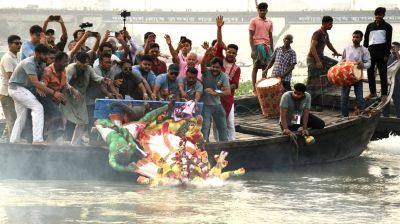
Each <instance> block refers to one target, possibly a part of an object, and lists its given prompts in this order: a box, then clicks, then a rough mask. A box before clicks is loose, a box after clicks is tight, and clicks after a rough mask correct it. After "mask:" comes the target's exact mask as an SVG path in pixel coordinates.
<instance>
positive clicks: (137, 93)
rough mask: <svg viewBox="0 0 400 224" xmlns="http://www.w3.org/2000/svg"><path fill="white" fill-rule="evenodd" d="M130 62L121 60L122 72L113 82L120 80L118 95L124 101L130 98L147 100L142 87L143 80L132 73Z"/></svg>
mask: <svg viewBox="0 0 400 224" xmlns="http://www.w3.org/2000/svg"><path fill="white" fill-rule="evenodd" d="M132 65H133V64H132V62H131V61H130V60H127V59H123V60H121V67H122V72H121V73H119V74H117V75H116V76H115V78H114V79H115V80H121V85H120V86H119V94H121V95H122V97H123V98H124V99H127V98H129V97H127V96H130V97H131V98H133V99H144V100H148V99H149V96H148V95H147V92H146V88H145V87H144V85H143V82H144V81H145V80H143V79H142V78H141V77H140V76H139V75H137V74H136V73H133V72H132Z"/></svg>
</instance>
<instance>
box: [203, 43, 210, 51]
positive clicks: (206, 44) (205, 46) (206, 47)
mask: <svg viewBox="0 0 400 224" xmlns="http://www.w3.org/2000/svg"><path fill="white" fill-rule="evenodd" d="M201 47H202V48H203V49H204V50H208V49H209V48H210V44H209V43H208V42H207V41H204V42H203V44H202V45H201Z"/></svg>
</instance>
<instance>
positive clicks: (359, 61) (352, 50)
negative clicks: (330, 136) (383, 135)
mask: <svg viewBox="0 0 400 224" xmlns="http://www.w3.org/2000/svg"><path fill="white" fill-rule="evenodd" d="M362 38H363V33H362V32H361V31H360V30H356V31H354V32H353V36H352V41H353V45H351V46H348V47H346V48H345V49H344V51H343V59H342V60H343V61H347V62H353V63H354V64H356V65H357V68H358V69H368V68H369V67H370V66H371V56H370V55H369V52H368V49H367V48H365V47H364V46H361V45H360V43H361V41H362ZM351 86H354V93H355V95H356V102H357V109H356V111H359V110H364V109H365V106H366V105H365V100H364V98H363V80H359V81H358V82H356V83H354V84H353V85H351ZM351 86H343V87H342V95H341V97H340V106H341V111H342V116H343V117H348V116H349V108H348V103H349V94H350V88H351Z"/></svg>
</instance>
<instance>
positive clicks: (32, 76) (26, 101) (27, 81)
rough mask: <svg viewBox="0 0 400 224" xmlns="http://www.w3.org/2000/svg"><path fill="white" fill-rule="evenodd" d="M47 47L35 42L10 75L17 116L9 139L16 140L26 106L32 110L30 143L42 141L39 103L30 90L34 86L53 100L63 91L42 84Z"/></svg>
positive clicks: (10, 90)
mask: <svg viewBox="0 0 400 224" xmlns="http://www.w3.org/2000/svg"><path fill="white" fill-rule="evenodd" d="M48 52H49V48H48V47H47V46H46V45H44V44H39V45H37V46H36V48H35V55H34V56H31V57H29V58H26V59H25V60H22V61H21V62H20V63H19V64H18V65H17V67H16V68H15V71H14V72H13V74H12V75H11V77H10V81H9V86H8V93H9V94H10V96H11V97H12V98H13V100H14V103H15V111H16V113H17V119H16V120H15V123H14V127H13V130H12V132H11V137H10V142H11V143H17V142H20V140H21V139H20V138H21V132H22V129H23V127H24V125H25V121H26V118H27V113H28V109H30V110H31V111H32V134H33V142H32V143H33V144H43V143H44V141H43V125H44V110H43V106H42V104H41V103H40V102H39V101H38V100H37V98H36V97H35V95H34V94H36V89H38V90H39V91H41V92H43V93H45V94H48V95H50V96H52V97H54V98H55V99H56V100H57V101H60V102H61V101H64V95H63V94H62V93H60V92H56V91H54V90H52V89H50V88H48V87H46V86H45V85H43V84H42V83H41V82H40V81H39V78H38V77H40V76H42V73H43V69H44V68H45V67H46V57H47V53H48Z"/></svg>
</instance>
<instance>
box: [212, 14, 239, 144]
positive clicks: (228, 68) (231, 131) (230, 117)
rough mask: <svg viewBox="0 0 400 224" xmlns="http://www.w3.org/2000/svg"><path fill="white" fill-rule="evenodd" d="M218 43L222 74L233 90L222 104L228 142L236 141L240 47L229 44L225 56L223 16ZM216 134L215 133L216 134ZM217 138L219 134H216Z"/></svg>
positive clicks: (219, 18) (216, 51)
mask: <svg viewBox="0 0 400 224" xmlns="http://www.w3.org/2000/svg"><path fill="white" fill-rule="evenodd" d="M216 21H217V43H216V45H215V46H214V48H215V55H216V56H217V57H219V58H220V59H222V60H223V67H222V72H224V73H225V74H226V75H227V76H228V78H229V86H230V89H231V95H228V96H222V97H221V103H222V106H223V107H224V110H225V113H226V115H227V117H226V124H227V135H228V140H229V141H233V140H235V114H234V113H235V112H234V108H235V106H234V96H235V90H236V89H237V88H238V87H239V80H240V72H241V71H240V67H239V66H237V65H236V56H237V52H238V50H239V47H238V46H237V45H236V44H229V45H228V46H227V47H226V51H225V55H226V56H224V55H223V53H222V52H223V50H224V48H225V43H224V42H223V40H222V26H223V25H224V18H223V17H222V16H218V17H217V20H216ZM214 133H215V132H214ZM214 135H215V136H216V137H218V136H217V134H214Z"/></svg>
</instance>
